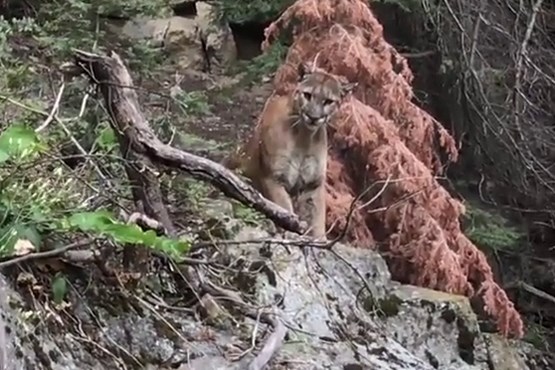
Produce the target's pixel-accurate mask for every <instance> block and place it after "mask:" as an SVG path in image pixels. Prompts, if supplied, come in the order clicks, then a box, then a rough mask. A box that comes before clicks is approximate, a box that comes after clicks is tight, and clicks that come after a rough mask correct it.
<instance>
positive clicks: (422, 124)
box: [264, 0, 523, 337]
mask: <svg viewBox="0 0 555 370" xmlns="http://www.w3.org/2000/svg"><path fill="white" fill-rule="evenodd" d="M293 21H295V22H293ZM289 27H291V28H292V31H293V38H294V42H293V45H292V46H291V48H290V50H289V52H288V55H287V58H286V61H285V63H284V64H283V65H282V66H281V68H280V69H279V70H278V73H277V75H276V77H275V80H274V84H275V91H274V94H287V93H289V92H291V91H292V89H293V88H294V86H295V82H296V81H297V78H298V76H297V66H298V65H299V63H300V62H301V61H306V60H313V61H315V62H316V63H317V65H318V67H320V68H322V69H325V70H326V71H328V72H331V73H334V74H337V75H342V76H344V77H346V78H347V79H348V80H350V81H351V82H355V81H356V82H358V88H357V90H356V91H355V94H354V97H352V98H350V99H349V100H348V101H347V102H346V103H345V104H343V106H342V107H341V110H340V112H339V114H338V115H337V118H336V120H335V122H334V124H333V126H332V127H330V141H331V152H330V157H331V158H330V161H329V164H328V175H327V223H328V225H329V227H331V233H332V234H337V233H338V232H339V230H341V228H342V227H344V226H345V222H346V216H347V213H348V211H349V207H350V204H351V202H352V201H353V199H355V198H356V197H357V194H360V193H361V192H363V191H366V189H367V188H368V187H369V184H373V183H380V182H382V183H383V182H384V181H385V180H386V179H391V180H390V181H389V183H388V186H387V188H386V189H385V191H383V193H382V194H381V195H380V196H379V197H378V203H379V205H378V207H377V208H376V209H373V210H369V209H367V206H366V204H365V201H367V200H368V199H369V198H371V197H372V196H373V194H372V192H368V194H366V196H365V197H362V198H361V199H360V200H359V201H358V207H357V209H356V211H355V212H354V213H353V219H352V220H351V223H350V225H349V229H348V232H347V238H348V239H349V241H350V242H352V243H354V244H356V245H358V246H360V247H369V246H372V245H374V241H379V242H380V243H379V244H380V245H384V246H385V247H384V251H386V252H387V253H386V255H387V256H388V260H389V263H390V267H391V270H392V273H393V275H394V276H395V277H396V278H397V279H398V280H401V281H406V282H410V283H413V284H417V285H421V286H426V287H429V288H433V289H439V290H443V291H446V292H452V293H457V294H465V295H467V296H478V297H481V298H482V300H483V302H484V305H485V311H486V312H487V313H488V314H490V315H491V316H492V317H493V318H495V320H496V321H497V325H498V328H499V330H500V331H501V332H502V333H503V334H505V335H514V336H517V337H521V336H522V335H523V324H522V320H521V318H520V316H519V314H518V312H517V311H516V310H515V308H514V306H513V303H512V302H511V301H510V300H509V298H508V297H507V295H506V293H505V292H504V291H503V289H501V287H499V285H498V284H497V283H496V282H495V281H494V279H493V274H492V270H491V268H490V266H489V264H488V263H487V260H486V257H485V255H484V254H483V253H482V252H481V251H480V250H479V249H478V248H477V247H476V246H475V245H473V244H472V242H471V241H470V240H469V239H468V238H467V237H466V236H465V235H464V234H463V233H462V231H461V227H460V223H459V217H460V216H461V214H463V213H464V206H463V205H462V204H461V203H460V202H459V201H458V200H456V199H454V198H453V197H452V196H451V195H450V194H449V193H448V192H447V190H445V189H444V188H443V187H442V186H441V185H440V184H439V183H438V181H437V176H440V175H441V174H442V171H443V166H442V163H441V161H440V158H439V154H438V149H443V150H444V152H445V153H446V154H447V157H448V158H449V159H450V160H451V161H455V160H457V154H458V153H457V148H456V146H455V142H454V140H453V138H452V137H451V136H450V135H449V133H448V132H447V131H446V130H445V129H444V128H443V127H442V126H441V124H439V122H437V121H436V120H435V119H434V118H433V117H431V116H430V115H429V114H427V113H426V112H425V111H423V110H422V109H420V108H419V107H418V106H416V105H415V104H414V103H413V102H412V98H413V91H412V88H411V82H412V79H413V76H412V73H411V71H410V69H409V67H408V64H407V62H406V60H405V58H404V57H402V56H401V55H400V54H399V53H397V51H396V50H395V49H394V48H393V47H392V46H391V45H389V44H388V43H387V42H386V41H385V40H384V38H383V32H382V26H381V25H380V24H379V22H378V21H377V20H376V18H375V17H374V15H373V14H372V12H371V10H370V9H369V7H368V5H367V2H366V1H363V0H319V1H315V0H297V1H296V2H295V3H294V4H293V5H291V6H290V7H289V8H288V9H287V10H286V11H285V12H284V13H283V14H282V16H281V17H280V18H279V19H278V20H276V21H275V22H274V23H273V24H271V25H270V26H269V27H268V28H267V29H266V41H265V43H264V47H267V46H268V45H269V44H270V43H271V42H272V41H273V40H275V39H276V38H277V37H278V35H279V34H280V32H282V30H284V29H287V28H289Z"/></svg>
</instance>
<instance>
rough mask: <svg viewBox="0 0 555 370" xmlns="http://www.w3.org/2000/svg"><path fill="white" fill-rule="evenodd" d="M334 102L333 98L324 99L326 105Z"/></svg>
mask: <svg viewBox="0 0 555 370" xmlns="http://www.w3.org/2000/svg"><path fill="white" fill-rule="evenodd" d="M332 103H333V100H331V99H326V100H324V105H331V104H332Z"/></svg>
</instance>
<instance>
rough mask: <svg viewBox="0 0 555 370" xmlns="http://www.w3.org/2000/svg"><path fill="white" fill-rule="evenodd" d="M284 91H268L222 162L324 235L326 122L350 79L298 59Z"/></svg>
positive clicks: (312, 231) (317, 234)
mask: <svg viewBox="0 0 555 370" xmlns="http://www.w3.org/2000/svg"><path fill="white" fill-rule="evenodd" d="M299 76H300V78H299V82H298V85H297V87H296V89H295V91H294V92H293V93H292V94H290V95H273V96H272V97H270V99H268V101H267V102H266V105H265V106H264V110H263V111H262V115H261V117H260V120H259V122H258V125H257V126H256V127H255V130H254V132H253V135H252V137H251V138H250V140H249V141H248V142H247V145H246V146H245V147H243V148H241V149H240V150H239V151H238V152H236V153H235V155H234V156H232V157H230V158H228V159H227V160H226V161H225V162H224V164H225V165H226V166H227V167H229V168H231V169H237V168H239V169H241V170H242V172H243V174H244V175H245V176H246V177H248V178H249V179H251V181H252V183H253V186H254V187H255V188H256V189H258V191H260V192H261V193H262V195H264V197H266V198H267V199H269V200H271V201H273V202H274V203H276V204H278V205H280V206H281V207H283V208H285V209H287V210H288V211H290V212H294V213H296V214H297V215H298V216H299V217H300V218H301V220H303V221H306V222H307V223H308V226H309V227H310V231H309V233H310V234H311V235H312V236H313V237H316V238H319V239H324V238H325V235H326V229H325V224H326V205H325V187H324V185H325V179H326V166H327V151H328V141H327V134H326V125H327V124H328V122H329V120H330V118H331V116H332V115H333V114H334V113H335V111H336V110H337V108H338V107H339V105H340V104H341V100H342V99H343V97H344V96H345V94H346V93H348V92H349V91H350V90H352V88H353V87H354V86H355V84H345V83H342V82H341V81H340V80H339V79H338V78H337V77H336V76H334V75H331V74H328V73H326V72H323V71H321V70H318V71H314V70H313V69H312V66H311V65H304V64H303V65H301V67H300V68H299Z"/></svg>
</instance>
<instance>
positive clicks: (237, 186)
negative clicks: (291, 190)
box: [66, 50, 306, 234]
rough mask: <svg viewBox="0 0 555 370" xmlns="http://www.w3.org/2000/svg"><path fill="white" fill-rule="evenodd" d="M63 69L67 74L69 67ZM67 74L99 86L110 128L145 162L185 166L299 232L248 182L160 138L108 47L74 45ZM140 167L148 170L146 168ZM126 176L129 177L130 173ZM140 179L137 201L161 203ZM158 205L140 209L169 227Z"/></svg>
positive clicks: (296, 223) (299, 226) (293, 219)
mask: <svg viewBox="0 0 555 370" xmlns="http://www.w3.org/2000/svg"><path fill="white" fill-rule="evenodd" d="M66 72H68V73H69V70H66ZM71 73H72V74H83V73H84V74H86V75H87V76H88V77H89V78H90V79H91V82H92V83H94V84H96V85H98V87H99V88H100V91H101V93H102V96H103V97H104V102H105V104H106V108H107V110H108V113H109V115H110V117H111V121H112V123H111V124H112V126H113V128H114V131H116V134H118V135H119V136H121V137H122V140H123V144H124V145H122V141H120V146H121V147H122V150H123V149H124V148H127V149H129V150H130V151H132V152H133V153H135V155H136V156H137V157H138V158H140V160H141V161H142V162H143V163H145V164H146V166H147V167H150V161H152V162H153V163H158V164H161V165H164V166H167V167H172V168H176V169H180V170H182V171H185V172H186V173H188V174H190V175H191V176H192V177H194V178H195V179H198V180H201V181H206V182H208V183H210V184H212V185H213V186H215V187H216V188H218V189H219V190H220V191H222V192H223V193H224V194H225V195H226V196H228V197H230V198H233V199H236V200H238V201H239V202H241V203H243V204H244V205H246V206H249V207H251V208H253V209H255V210H257V211H259V212H261V213H262V214H264V215H265V216H266V217H268V218H269V219H271V220H272V221H273V222H274V223H275V224H276V225H277V226H279V227H282V228H284V229H286V230H289V231H292V232H295V233H299V234H302V233H304V231H305V229H306V225H304V223H302V222H301V221H300V220H299V218H298V217H297V216H296V215H295V214H293V213H290V212H288V211H287V210H285V209H284V208H282V207H280V206H278V205H277V204H275V203H273V202H271V201H269V200H268V199H266V198H264V197H263V196H262V195H261V194H260V193H259V192H258V191H256V190H255V189H254V188H253V187H252V186H250V185H248V184H247V183H245V182H244V181H242V180H241V179H240V178H239V176H237V175H236V174H234V173H233V172H231V171H230V170H228V169H227V168H225V167H224V166H222V165H220V164H218V163H216V162H213V161H211V160H209V159H206V158H202V157H199V156H196V155H194V154H191V153H188V152H185V151H182V150H179V149H176V148H173V147H171V146H169V145H166V144H164V143H162V142H161V141H160V140H159V139H158V138H157V137H156V135H155V134H154V132H153V131H152V129H151V128H150V126H149V124H148V122H147V120H146V118H145V117H144V115H143V113H142V112H141V110H140V108H139V103H138V99H137V94H136V92H135V88H134V87H133V81H132V79H131V76H130V74H129V71H128V70H127V68H126V67H125V65H124V63H123V61H122V60H121V58H120V56H119V55H118V54H117V53H115V52H113V51H112V52H111V53H110V55H109V56H108V55H99V54H93V53H88V52H85V51H81V50H76V51H75V55H74V66H73V67H72V68H71ZM142 170H143V171H144V172H148V173H151V171H150V170H149V169H148V168H143V169H142ZM132 174H133V175H134V174H135V173H132ZM128 175H129V172H128ZM130 179H132V178H131V176H130ZM147 180H148V179H147ZM139 181H143V182H142V183H141V186H142V187H143V188H144V186H146V187H147V189H148V190H150V191H143V192H142V193H141V194H137V196H138V197H142V198H141V200H142V202H143V203H144V204H151V203H149V199H153V200H155V203H156V205H157V206H160V204H159V202H158V195H159V189H158V190H157V189H156V186H158V185H153V184H152V183H148V181H147V183H146V184H145V182H144V176H143V177H142V178H140V179H139ZM156 184H157V181H156ZM134 195H135V194H134ZM150 197H152V198H150ZM160 199H161V198H160ZM162 207H163V208H161V207H157V208H156V209H151V210H150V212H149V211H148V210H147V209H145V211H144V213H145V214H146V215H147V216H149V217H152V218H154V219H156V220H157V221H159V222H160V223H162V225H164V227H166V228H168V226H169V227H170V230H171V228H173V226H172V225H171V221H170V220H169V217H168V219H167V220H165V219H166V217H167V211H166V210H165V206H164V205H163V204H162Z"/></svg>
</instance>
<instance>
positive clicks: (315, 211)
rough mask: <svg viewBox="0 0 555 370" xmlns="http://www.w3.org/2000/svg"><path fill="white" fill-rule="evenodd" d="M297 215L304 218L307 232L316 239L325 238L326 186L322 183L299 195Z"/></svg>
mask: <svg viewBox="0 0 555 370" xmlns="http://www.w3.org/2000/svg"><path fill="white" fill-rule="evenodd" d="M297 203H298V209H299V215H300V217H301V218H302V219H304V220H306V221H307V223H308V226H309V228H310V229H309V234H310V235H311V236H312V237H314V238H315V239H318V240H325V239H326V188H325V186H324V183H322V184H320V186H319V187H318V188H316V189H314V190H310V191H307V192H305V193H303V194H300V195H299V198H298V200H297Z"/></svg>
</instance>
